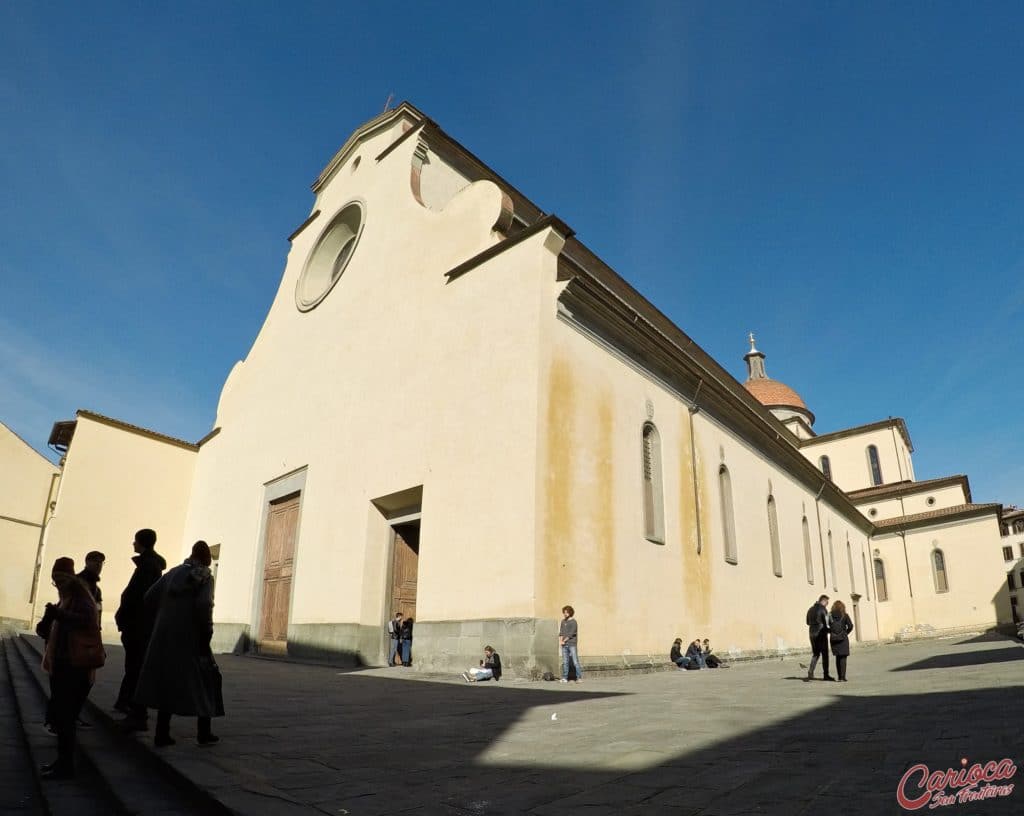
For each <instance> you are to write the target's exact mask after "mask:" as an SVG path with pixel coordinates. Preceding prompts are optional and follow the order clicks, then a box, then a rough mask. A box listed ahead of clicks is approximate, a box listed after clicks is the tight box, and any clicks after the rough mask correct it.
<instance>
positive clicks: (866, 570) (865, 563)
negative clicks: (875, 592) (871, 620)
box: [860, 550, 871, 601]
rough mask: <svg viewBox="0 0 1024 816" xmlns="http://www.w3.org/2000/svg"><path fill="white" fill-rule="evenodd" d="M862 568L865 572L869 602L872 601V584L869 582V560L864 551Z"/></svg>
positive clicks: (861, 557) (861, 555) (865, 589)
mask: <svg viewBox="0 0 1024 816" xmlns="http://www.w3.org/2000/svg"><path fill="white" fill-rule="evenodd" d="M860 566H861V569H863V570H864V592H865V593H866V594H867V596H868V600H869V601H870V600H871V582H870V581H869V580H868V559H867V557H866V556H865V555H864V551H863V550H861V553H860Z"/></svg>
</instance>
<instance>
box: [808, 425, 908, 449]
mask: <svg viewBox="0 0 1024 816" xmlns="http://www.w3.org/2000/svg"><path fill="white" fill-rule="evenodd" d="M892 426H895V427H896V430H898V431H899V432H900V436H902V437H903V441H904V442H906V443H907V450H909V451H910V452H911V453H913V452H914V445H913V443H912V442H911V441H910V431H908V430H907V423H906V422H904V421H903V418H902V417H889V418H888V419H883V420H880V421H878V422H869V423H867V424H866V425H855V426H854V427H852V428H841V429H840V430H838V431H831V432H829V433H823V434H818V435H817V436H816V437H814V439H801V440H800V447H806V446H807V445H816V444H818V443H819V442H830V441H832V440H834V439H843V438H845V437H848V436H859V435H860V434H863V433H868V432H869V431H879V430H882V429H883V428H889V427H892Z"/></svg>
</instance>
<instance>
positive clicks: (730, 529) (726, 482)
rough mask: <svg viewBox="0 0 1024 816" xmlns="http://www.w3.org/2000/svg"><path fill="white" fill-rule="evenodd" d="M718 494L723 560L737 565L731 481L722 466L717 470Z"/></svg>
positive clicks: (727, 469) (727, 471)
mask: <svg viewBox="0 0 1024 816" xmlns="http://www.w3.org/2000/svg"><path fill="white" fill-rule="evenodd" d="M718 492H719V494H720V498H721V501H722V534H723V536H724V537H725V560H726V561H728V562H729V563H730V564H738V563H739V556H738V554H737V552H736V519H735V517H734V516H733V512H732V479H730V478H729V468H727V467H726V466H725V465H722V467H721V468H719V470H718Z"/></svg>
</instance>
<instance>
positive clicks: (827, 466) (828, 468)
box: [818, 456, 832, 481]
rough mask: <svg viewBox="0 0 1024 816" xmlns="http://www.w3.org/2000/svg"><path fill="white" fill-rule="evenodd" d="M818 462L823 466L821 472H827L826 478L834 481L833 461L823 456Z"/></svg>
mask: <svg viewBox="0 0 1024 816" xmlns="http://www.w3.org/2000/svg"><path fill="white" fill-rule="evenodd" d="M818 464H819V465H820V466H821V472H822V473H824V474H825V478H826V479H828V480H829V481H832V461H831V460H830V459H829V458H828V457H827V456H822V457H821V458H820V459H818Z"/></svg>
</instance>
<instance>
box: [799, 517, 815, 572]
mask: <svg viewBox="0 0 1024 816" xmlns="http://www.w3.org/2000/svg"><path fill="white" fill-rule="evenodd" d="M800 526H801V527H802V528H803V532H804V561H805V562H806V566H807V583H809V584H813V583H814V557H813V556H812V555H811V525H809V524H808V523H807V516H804V520H803V522H802V523H801V525H800Z"/></svg>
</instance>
